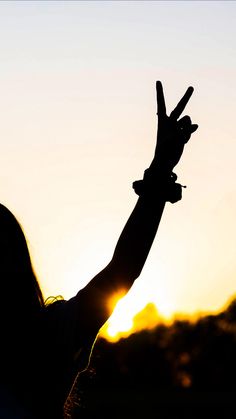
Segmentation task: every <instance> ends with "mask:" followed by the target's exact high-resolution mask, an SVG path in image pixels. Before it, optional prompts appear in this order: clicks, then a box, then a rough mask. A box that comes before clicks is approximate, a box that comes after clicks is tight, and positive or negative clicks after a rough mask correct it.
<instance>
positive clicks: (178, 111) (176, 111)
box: [170, 86, 194, 119]
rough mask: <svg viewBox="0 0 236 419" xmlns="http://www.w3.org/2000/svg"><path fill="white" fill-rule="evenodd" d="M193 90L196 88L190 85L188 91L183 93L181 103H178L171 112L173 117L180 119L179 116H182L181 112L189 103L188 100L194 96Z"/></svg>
mask: <svg viewBox="0 0 236 419" xmlns="http://www.w3.org/2000/svg"><path fill="white" fill-rule="evenodd" d="M193 90H194V89H193V87H192V86H190V87H189V88H188V89H187V90H186V92H185V94H184V95H183V97H182V99H180V101H179V103H178V104H177V105H176V107H175V109H174V110H173V111H172V112H171V114H170V116H171V118H175V119H178V118H179V117H180V115H181V113H182V112H183V110H184V108H185V106H186V105H187V103H188V101H189V99H190V97H191V96H192V94H193Z"/></svg>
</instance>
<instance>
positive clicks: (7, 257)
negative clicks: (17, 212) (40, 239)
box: [0, 204, 44, 316]
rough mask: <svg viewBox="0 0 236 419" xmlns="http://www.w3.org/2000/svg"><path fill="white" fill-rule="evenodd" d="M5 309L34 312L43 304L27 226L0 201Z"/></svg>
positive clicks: (0, 260)
mask: <svg viewBox="0 0 236 419" xmlns="http://www.w3.org/2000/svg"><path fill="white" fill-rule="evenodd" d="M0 281H1V291H2V293H1V300H2V303H1V309H5V308H6V307H8V308H9V307H11V311H12V312H13V311H17V316H21V315H23V314H25V315H27V316H31V315H34V314H37V313H39V312H40V310H41V308H42V307H43V305H44V303H43V296H42V292H41V290H40V287H39V284H38V281H37V279H36V276H35V274H34V271H33V268H32V264H31V260H30V255H29V250H28V246H27V242H26V238H25V236H24V233H23V230H22V228H21V226H20V224H19V223H18V221H17V220H16V218H15V217H14V215H13V214H12V213H11V212H10V211H9V210H8V209H7V208H6V207H5V206H4V205H2V204H0Z"/></svg>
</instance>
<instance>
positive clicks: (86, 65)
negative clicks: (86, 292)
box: [0, 1, 236, 315]
mask: <svg viewBox="0 0 236 419" xmlns="http://www.w3.org/2000/svg"><path fill="white" fill-rule="evenodd" d="M0 60H1V64H0V116H1V117H0V121H1V123H0V143H1V153H0V196H1V202H2V203H3V204H5V205H6V206H8V207H9V208H10V209H11V210H12V211H13V213H14V214H15V215H16V217H17V218H18V219H19V221H20V223H21V224H22V226H23V228H24V231H25V233H26V236H27V238H28V241H29V246H30V250H31V254H32V258H33V262H34V266H35V270H36V272H37V275H38V278H39V280H40V283H41V285H42V288H43V291H44V294H45V297H47V296H49V295H57V294H62V295H64V297H65V298H69V297H71V296H73V295H74V294H75V293H76V292H77V291H78V290H79V289H80V288H82V287H83V286H84V285H85V284H86V283H87V282H88V281H89V280H90V279H91V278H92V277H93V276H94V275H95V274H96V273H97V272H98V271H99V270H100V269H102V268H103V267H104V266H105V265H106V264H107V263H108V262H109V260H110V258H111V256H112V253H113V250H114V247H115V244H116V241H117V239H118V237H119V234H120V232H121V230H122V227H123V226H124V223H125V221H126V219H127V218H128V216H129V214H130V212H131V210H132V208H133V206H134V204H135V202H136V196H135V194H134V193H133V191H132V182H133V181H134V180H136V179H140V178H141V177H142V175H143V171H144V170H145V169H146V168H147V167H148V165H149V164H150V162H151V159H152V156H153V152H154V147H155V136H156V98H155V81H156V80H161V81H162V82H163V85H164V90H165V94H166V103H167V110H168V111H171V109H172V108H173V107H174V106H175V104H176V103H177V101H178V100H179V99H180V97H181V96H182V94H183V93H184V92H185V90H186V88H187V87H188V86H189V85H192V86H194V88H195V91H194V94H193V96H192V98H191V100H190V102H189V104H188V107H187V109H186V112H187V113H188V114H190V115H191V117H192V120H193V122H196V123H198V124H199V130H198V131H197V132H196V133H195V134H194V135H193V136H192V139H191V142H190V143H189V144H188V145H187V147H186V150H185V153H184V156H183V159H182V161H181V163H180V164H179V165H178V166H177V168H176V173H177V174H178V179H179V181H180V183H182V184H186V185H187V189H185V190H184V191H183V200H182V201H181V202H179V203H177V204H175V205H171V204H167V205H166V209H165V213H164V215H163V219H162V222H161V226H160V229H159V231H158V235H157V238H156V240H155V243H154V245H153V248H152V250H151V253H150V257H149V259H148V261H147V263H146V265H145V268H144V270H143V272H142V275H141V276H140V278H139V279H138V280H137V283H136V284H135V286H134V288H133V290H132V291H131V293H130V297H129V298H130V303H129V306H130V307H131V306H132V307H134V309H133V311H134V312H136V311H139V310H140V309H142V308H143V307H144V306H145V305H146V304H147V303H148V302H153V303H155V304H156V306H157V309H158V310H159V311H160V313H162V314H164V315H170V314H173V313H174V312H184V313H194V312H196V311H209V310H210V311H216V310H218V309H220V308H222V306H223V305H224V304H225V303H226V302H227V301H228V300H229V298H230V297H231V296H232V295H233V294H235V293H236V258H235V255H236V223H235V215H236V181H235V172H236V127H235V102H236V89H235V87H236V81H235V80H236V3H235V2H233V1H156V2H155V1H150V2H149V1H137V2H136V1H117V2H116V1H87V2H86V1H78V2H76V1H43V2H41V1H11V2H8V1H1V2H0Z"/></svg>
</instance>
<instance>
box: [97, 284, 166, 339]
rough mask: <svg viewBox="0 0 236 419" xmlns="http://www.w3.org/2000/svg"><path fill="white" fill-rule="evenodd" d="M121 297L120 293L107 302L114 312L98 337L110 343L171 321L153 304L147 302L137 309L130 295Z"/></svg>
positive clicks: (136, 302)
mask: <svg viewBox="0 0 236 419" xmlns="http://www.w3.org/2000/svg"><path fill="white" fill-rule="evenodd" d="M122 295H124V293H123V292H122V291H121V292H120V293H118V294H116V295H115V296H113V297H112V299H111V300H110V301H109V306H110V307H113V309H114V311H113V313H112V315H111V316H110V318H109V320H108V321H107V322H106V324H105V325H104V326H103V328H102V329H101V332H100V336H102V337H104V338H106V339H107V340H109V341H110V342H116V341H118V340H119V339H121V338H124V337H127V336H129V335H130V334H132V333H134V332H138V331H140V330H144V329H152V328H154V327H155V326H157V325H158V324H159V323H169V322H170V321H171V319H172V316H169V317H167V316H166V317H165V316H164V315H163V314H162V313H160V312H159V311H158V309H157V307H156V304H155V303H153V302H148V303H147V304H146V305H145V306H144V307H142V308H141V309H139V308H138V307H139V304H138V301H137V300H136V299H132V297H131V296H130V294H127V295H126V296H125V297H123V298H122V297H121V296H122Z"/></svg>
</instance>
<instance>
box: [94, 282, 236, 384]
mask: <svg viewBox="0 0 236 419" xmlns="http://www.w3.org/2000/svg"><path fill="white" fill-rule="evenodd" d="M124 294H125V291H124V290H121V291H120V292H118V293H117V294H115V295H113V296H112V298H111V299H110V300H109V309H110V310H111V311H112V310H113V313H112V315H111V316H110V318H109V320H108V321H107V322H106V323H105V325H104V326H103V327H102V329H101V330H100V336H101V337H103V338H105V339H106V340H108V341H109V342H117V341H118V340H119V339H121V338H127V337H128V336H129V335H131V334H132V333H136V332H139V331H141V330H151V329H153V328H155V327H156V326H158V324H165V325H171V324H173V322H174V321H176V320H188V321H190V322H195V321H197V320H198V319H199V318H201V317H203V316H206V315H209V314H213V315H216V314H219V313H220V312H221V311H224V310H225V309H226V308H227V306H228V305H229V301H227V303H226V304H225V305H224V306H223V307H221V309H219V310H212V311H204V312H203V311H201V312H195V313H182V312H178V313H176V312H174V310H173V311H171V308H170V306H169V305H167V306H165V304H164V303H163V304H160V306H161V307H162V310H160V308H159V309H158V307H157V303H154V302H151V301H150V302H148V303H147V304H146V305H144V306H143V307H141V308H138V307H139V304H138V301H137V299H135V298H133V296H132V293H128V294H126V295H125V296H124ZM234 298H235V296H234V297H233V298H231V299H230V301H231V300H232V299H234ZM185 361H186V359H185V358H183V359H182V360H181V362H182V363H183V362H185ZM181 381H182V384H183V386H184V387H189V386H190V385H191V382H190V381H189V377H187V376H183V377H181Z"/></svg>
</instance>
